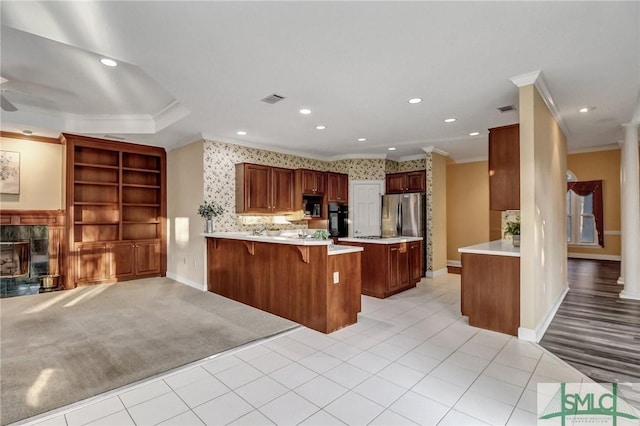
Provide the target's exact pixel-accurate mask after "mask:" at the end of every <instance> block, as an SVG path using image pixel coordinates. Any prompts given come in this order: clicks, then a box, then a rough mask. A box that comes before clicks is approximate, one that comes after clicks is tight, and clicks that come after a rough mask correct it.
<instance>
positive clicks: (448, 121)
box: [444, 118, 456, 123]
mask: <svg viewBox="0 0 640 426" xmlns="http://www.w3.org/2000/svg"><path fill="white" fill-rule="evenodd" d="M454 121H456V119H455V118H445V119H444V122H445V123H453V122H454Z"/></svg>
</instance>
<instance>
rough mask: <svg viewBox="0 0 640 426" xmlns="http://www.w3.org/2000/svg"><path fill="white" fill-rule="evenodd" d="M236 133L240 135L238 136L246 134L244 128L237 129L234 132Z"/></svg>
mask: <svg viewBox="0 0 640 426" xmlns="http://www.w3.org/2000/svg"><path fill="white" fill-rule="evenodd" d="M236 134H237V135H240V136H246V135H247V132H245V131H244V130H238V131H237V132H236Z"/></svg>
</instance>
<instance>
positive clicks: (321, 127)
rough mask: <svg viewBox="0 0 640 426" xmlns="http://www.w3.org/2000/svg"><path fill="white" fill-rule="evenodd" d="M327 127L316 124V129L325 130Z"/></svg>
mask: <svg viewBox="0 0 640 426" xmlns="http://www.w3.org/2000/svg"><path fill="white" fill-rule="evenodd" d="M326 128H327V126H316V129H318V130H324V129H326Z"/></svg>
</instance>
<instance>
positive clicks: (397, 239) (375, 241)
mask: <svg viewBox="0 0 640 426" xmlns="http://www.w3.org/2000/svg"><path fill="white" fill-rule="evenodd" d="M422 240H423V238H422V237H392V238H355V237H348V238H338V241H344V242H349V243H362V244H398V243H409V242H412V241H422Z"/></svg>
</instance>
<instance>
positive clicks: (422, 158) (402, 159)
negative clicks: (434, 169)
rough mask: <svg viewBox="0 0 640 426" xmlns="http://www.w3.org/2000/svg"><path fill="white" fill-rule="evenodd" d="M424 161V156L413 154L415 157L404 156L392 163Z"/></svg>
mask: <svg viewBox="0 0 640 426" xmlns="http://www.w3.org/2000/svg"><path fill="white" fill-rule="evenodd" d="M424 159H425V154H415V155H405V156H404V157H399V158H398V159H397V160H394V161H398V162H400V163H401V162H403V161H413V160H424Z"/></svg>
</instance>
